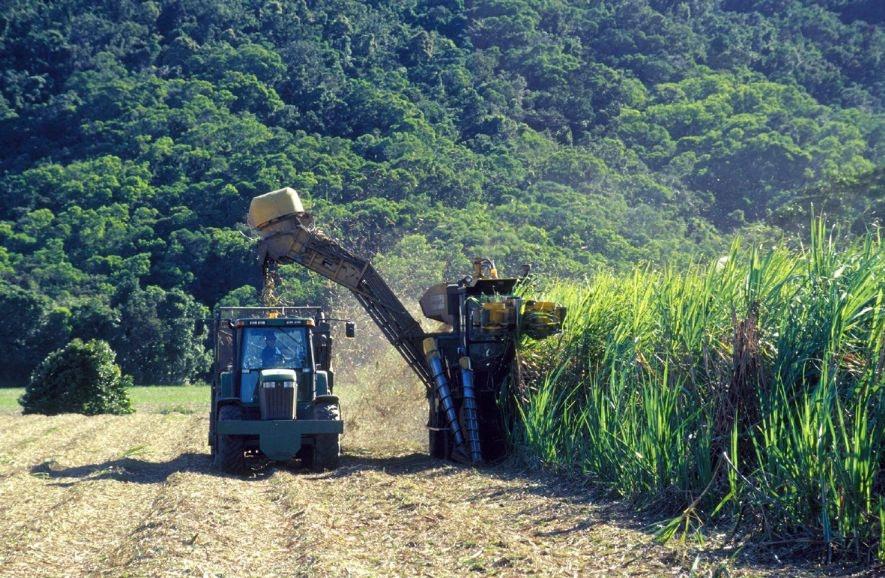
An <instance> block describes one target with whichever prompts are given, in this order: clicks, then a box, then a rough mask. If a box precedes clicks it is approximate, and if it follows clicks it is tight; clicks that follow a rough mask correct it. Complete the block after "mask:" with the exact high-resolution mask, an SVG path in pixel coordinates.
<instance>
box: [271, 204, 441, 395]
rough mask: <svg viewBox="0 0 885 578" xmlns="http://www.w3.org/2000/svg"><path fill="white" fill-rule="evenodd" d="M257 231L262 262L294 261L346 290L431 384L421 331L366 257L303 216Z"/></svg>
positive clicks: (284, 218) (287, 218)
mask: <svg viewBox="0 0 885 578" xmlns="http://www.w3.org/2000/svg"><path fill="white" fill-rule="evenodd" d="M302 218H304V221H306V222H307V223H308V224H307V226H306V225H305V223H303V222H302ZM260 233H261V241H260V243H259V249H258V250H259V256H260V258H261V261H262V263H267V262H276V263H298V264H300V265H303V266H304V267H307V268H308V269H310V270H311V271H314V272H316V273H319V274H320V275H322V276H323V277H326V278H327V279H330V280H332V281H334V282H335V283H338V284H339V285H343V286H344V287H347V288H348V289H350V291H351V292H352V293H353V295H354V296H355V297H356V299H357V301H359V303H360V305H362V306H363V308H364V309H365V310H366V313H368V314H369V317H371V318H372V321H374V322H375V324H376V325H378V327H379V328H380V329H381V332H382V333H384V336H385V337H386V338H387V340H388V341H390V343H391V344H392V345H393V346H394V347H395V348H396V349H397V351H399V352H400V354H401V355H402V356H403V358H404V359H405V360H406V363H408V364H409V367H411V368H412V370H413V371H414V372H415V373H416V374H417V375H418V377H419V378H420V379H421V381H422V382H424V384H425V385H426V386H427V387H429V388H431V389H432V388H433V387H434V381H433V375H432V374H431V372H430V370H429V368H428V367H427V363H426V360H425V356H424V351H423V349H422V345H421V344H422V341H423V339H424V337H425V334H424V330H423V329H421V325H420V324H419V323H418V322H417V321H415V318H414V317H412V315H411V314H410V313H409V312H408V310H407V309H406V308H405V306H403V304H402V302H400V300H399V299H398V298H397V297H396V295H395V294H394V293H393V291H391V290H390V287H388V286H387V283H385V282H384V280H383V279H382V278H381V276H380V275H379V274H378V272H377V271H375V268H374V267H373V266H372V264H371V263H370V262H369V261H368V260H367V259H362V258H360V257H357V256H356V255H353V254H352V253H350V252H349V251H348V250H346V249H345V248H344V247H342V246H341V245H339V244H338V243H337V242H335V241H334V240H333V239H330V238H329V237H326V236H325V235H323V234H322V233H320V232H319V231H317V230H316V229H314V228H312V227H311V226H310V218H309V217H306V218H305V217H301V216H299V215H295V214H293V215H288V216H286V217H282V218H280V219H277V220H275V221H273V222H272V223H269V224H268V225H267V226H265V227H263V228H262V229H261V231H260Z"/></svg>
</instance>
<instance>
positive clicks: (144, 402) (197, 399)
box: [0, 385, 209, 414]
mask: <svg viewBox="0 0 885 578" xmlns="http://www.w3.org/2000/svg"><path fill="white" fill-rule="evenodd" d="M24 391H25V390H24V388H23V387H5V388H0V412H3V413H19V412H20V411H21V406H19V405H18V398H19V397H20V396H21V394H22V393H24ZM126 391H127V392H128V393H129V398H130V400H132V407H134V408H135V410H136V411H140V412H145V413H182V414H192V413H202V412H206V413H207V414H208V412H209V387H208V386H206V385H149V386H137V387H132V388H129V389H127V390H126Z"/></svg>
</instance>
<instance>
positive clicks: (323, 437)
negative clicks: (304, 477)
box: [310, 403, 341, 472]
mask: <svg viewBox="0 0 885 578" xmlns="http://www.w3.org/2000/svg"><path fill="white" fill-rule="evenodd" d="M313 419H321V420H328V421H338V420H340V419H341V412H340V410H339V409H338V404H337V403H322V404H317V405H316V406H314V408H313ZM340 455H341V444H340V442H339V440H338V434H317V435H316V439H315V441H314V445H313V456H312V459H311V460H310V468H311V469H312V470H313V471H315V472H322V471H325V470H334V469H335V468H337V467H338V460H339V457H340Z"/></svg>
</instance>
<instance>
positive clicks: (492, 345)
mask: <svg viewBox="0 0 885 578" xmlns="http://www.w3.org/2000/svg"><path fill="white" fill-rule="evenodd" d="M248 223H249V225H250V226H252V227H253V228H255V229H256V230H257V231H258V235H259V237H260V241H259V245H258V251H259V259H260V261H261V263H262V265H263V267H265V271H268V270H271V271H273V269H274V267H275V266H276V264H279V263H299V264H301V265H303V266H304V267H307V268H308V269H310V270H311V271H314V272H316V273H319V274H320V275H322V276H323V277H326V278H328V279H330V280H332V281H334V282H335V283H338V284H340V285H343V286H344V287H346V288H347V289H349V290H350V291H351V293H352V294H353V295H354V297H355V298H356V300H357V301H358V302H359V303H360V305H362V307H363V308H364V309H365V310H366V312H367V313H368V314H369V316H370V317H371V318H372V320H373V321H374V322H375V323H376V324H377V325H378V327H379V328H380V329H381V331H382V333H383V334H384V336H385V337H386V338H387V339H388V341H390V343H391V344H392V345H393V346H394V347H395V348H396V349H397V351H399V352H400V354H401V355H402V357H403V358H404V359H405V360H406V363H408V365H409V367H411V368H412V370H413V371H414V372H415V374H416V375H417V376H418V377H419V378H420V380H421V381H422V382H423V383H424V385H425V386H426V387H427V399H428V402H429V420H428V429H429V438H430V440H429V441H430V453H431V455H432V456H434V457H438V458H445V459H453V460H456V461H460V462H465V463H473V464H478V463H481V462H483V461H488V460H495V459H497V458H499V457H501V456H503V455H504V454H505V453H506V452H507V447H508V444H507V435H506V424H505V421H504V417H503V411H502V409H501V404H500V400H499V398H500V397H501V393H502V388H503V387H504V385H505V383H506V382H507V380H508V379H509V378H510V376H511V372H512V369H513V366H514V359H515V356H516V340H517V338H518V337H519V336H520V335H527V336H529V337H531V338H534V339H543V338H545V337H548V336H550V335H553V334H555V333H558V332H559V331H560V329H561V326H562V321H563V318H564V317H565V309H564V308H562V307H560V306H558V305H556V304H554V303H550V302H542V301H530V300H524V299H522V298H521V297H518V296H516V295H514V293H513V292H514V287H515V286H516V284H517V283H518V282H519V281H520V279H521V278H509V279H508V278H499V277H498V272H497V271H496V269H495V265H494V263H493V262H492V261H491V260H489V259H476V260H475V261H474V271H473V273H472V274H471V275H467V276H465V277H464V278H463V279H461V280H460V281H458V282H454V283H440V284H438V285H434V286H432V287H430V288H429V289H428V290H427V291H426V292H425V293H424V295H423V296H422V297H421V299H420V305H421V311H422V312H423V313H424V315H425V316H426V317H428V318H430V319H433V320H436V321H440V322H442V323H444V324H445V325H446V330H444V331H438V332H433V333H427V332H425V331H424V330H423V329H422V328H421V325H420V324H419V323H418V322H417V321H416V320H415V319H414V318H413V317H412V315H411V314H410V313H409V312H408V310H407V309H406V308H405V307H404V306H403V304H402V303H401V302H400V300H399V299H398V298H397V297H396V295H394V293H393V292H392V291H391V290H390V288H389V287H388V286H387V284H386V283H385V282H384V280H383V279H382V278H381V277H380V276H379V275H378V273H377V271H375V268H374V267H372V264H371V263H370V262H369V261H368V260H366V259H363V258H361V257H358V256H356V255H354V254H352V253H351V252H349V251H348V250H346V249H344V248H343V247H342V246H341V245H340V244H339V243H337V242H336V241H334V240H333V239H331V238H329V237H328V236H326V235H324V234H323V233H322V232H321V231H319V230H318V229H317V228H316V227H315V226H314V219H313V217H312V215H311V214H310V213H307V212H305V210H304V207H303V206H302V204H301V200H300V199H299V197H298V194H297V193H296V192H295V191H294V190H293V189H290V188H285V189H280V190H278V191H273V192H271V193H267V194H265V195H261V196H258V197H255V198H254V199H253V200H252V204H251V206H250V208H249V216H248ZM526 273H527V271H526ZM265 277H266V278H267V275H266V276H265Z"/></svg>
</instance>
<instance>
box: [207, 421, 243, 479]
mask: <svg viewBox="0 0 885 578" xmlns="http://www.w3.org/2000/svg"><path fill="white" fill-rule="evenodd" d="M239 419H243V410H242V409H241V408H240V406H238V405H225V406H223V407H222V408H221V409H220V410H218V421H219V422H221V421H231V420H239ZM213 449H214V450H215V456H214V459H213V464H214V465H215V467H216V468H218V469H220V470H221V471H223V472H226V473H228V474H241V473H243V472H244V471H245V470H246V453H245V447H244V444H243V437H242V436H236V435H222V434H217V435H216V438H215V446H214V448H213Z"/></svg>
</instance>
